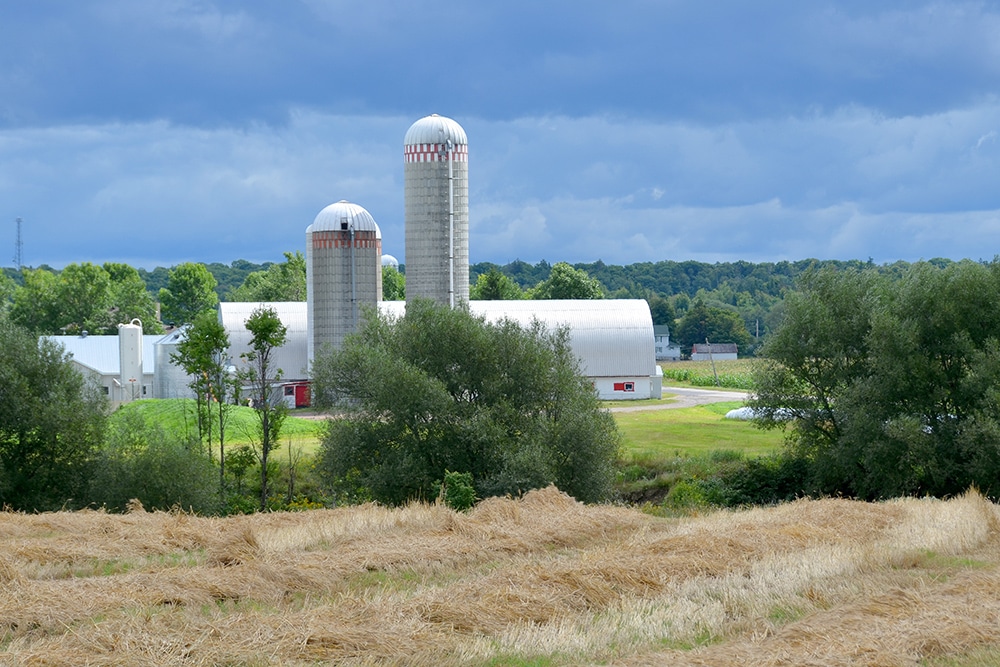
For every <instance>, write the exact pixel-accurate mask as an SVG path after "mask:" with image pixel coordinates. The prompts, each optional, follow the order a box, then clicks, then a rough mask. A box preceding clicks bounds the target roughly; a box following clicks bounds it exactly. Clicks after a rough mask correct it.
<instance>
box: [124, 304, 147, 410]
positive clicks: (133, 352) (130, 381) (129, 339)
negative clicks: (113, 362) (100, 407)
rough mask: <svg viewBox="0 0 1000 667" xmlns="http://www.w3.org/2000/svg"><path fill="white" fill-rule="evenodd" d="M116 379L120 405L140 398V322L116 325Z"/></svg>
mask: <svg viewBox="0 0 1000 667" xmlns="http://www.w3.org/2000/svg"><path fill="white" fill-rule="evenodd" d="M118 360H119V369H120V373H121V375H120V376H119V378H118V381H119V383H120V385H119V391H120V392H121V394H120V396H119V400H120V401H121V402H122V403H128V402H129V401H134V400H136V399H137V398H142V378H143V375H142V322H141V321H139V320H138V319H134V320H132V321H131V322H129V323H128V324H119V325H118Z"/></svg>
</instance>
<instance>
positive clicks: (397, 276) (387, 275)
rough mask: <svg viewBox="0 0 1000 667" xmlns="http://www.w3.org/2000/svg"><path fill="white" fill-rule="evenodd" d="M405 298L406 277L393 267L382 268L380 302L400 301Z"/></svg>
mask: <svg viewBox="0 0 1000 667" xmlns="http://www.w3.org/2000/svg"><path fill="white" fill-rule="evenodd" d="M405 298H406V276H404V275H403V274H402V273H400V272H399V271H398V270H397V269H396V268H395V267H392V266H383V267H382V300H383V301H402V300H403V299H405Z"/></svg>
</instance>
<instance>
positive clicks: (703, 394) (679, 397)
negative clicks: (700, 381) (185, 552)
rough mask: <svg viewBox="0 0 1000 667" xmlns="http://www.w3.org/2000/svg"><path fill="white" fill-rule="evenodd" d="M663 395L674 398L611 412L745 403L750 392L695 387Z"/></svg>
mask: <svg viewBox="0 0 1000 667" xmlns="http://www.w3.org/2000/svg"><path fill="white" fill-rule="evenodd" d="M663 395H664V397H666V396H674V397H675V399H674V400H673V401H671V402H670V403H657V404H646V405H636V406H631V405H630V406H626V407H615V408H611V412H639V411H642V410H671V409H674V408H690V407H694V406H696V405H705V404H706V403H722V402H723V401H745V400H746V398H747V396H748V395H749V393H748V392H745V391H736V390H733V389H726V390H720V389H697V388H695V387H664V388H663Z"/></svg>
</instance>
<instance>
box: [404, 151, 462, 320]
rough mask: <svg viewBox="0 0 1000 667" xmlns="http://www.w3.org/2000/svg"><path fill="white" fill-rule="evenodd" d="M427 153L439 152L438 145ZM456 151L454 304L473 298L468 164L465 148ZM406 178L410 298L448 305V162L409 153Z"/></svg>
mask: <svg viewBox="0 0 1000 667" xmlns="http://www.w3.org/2000/svg"><path fill="white" fill-rule="evenodd" d="M429 146H431V147H432V148H431V149H430V150H429V151H428V154H430V155H433V154H434V152H439V151H437V148H434V147H433V146H434V145H429ZM455 148H456V150H455V152H454V153H453V161H452V176H453V179H454V188H453V191H454V194H453V197H454V200H453V205H454V214H455V219H454V246H455V260H454V266H455V269H454V271H455V303H456V304H457V303H462V302H468V300H469V163H468V160H467V152H466V147H465V146H461V145H460V146H456V147H455ZM403 176H404V181H405V189H404V197H405V202H406V204H405V213H406V297H407V299H412V298H414V297H421V298H426V299H433V300H434V301H436V302H438V303H440V304H443V305H447V304H448V303H449V295H448V292H449V288H450V285H449V283H450V280H449V278H450V271H449V262H448V253H449V243H448V227H449V219H448V217H449V187H448V185H449V184H448V160H447V159H445V158H441V159H434V160H433V161H426V162H424V161H416V160H414V159H412V157H411V156H407V159H406V162H405V166H404V170H403Z"/></svg>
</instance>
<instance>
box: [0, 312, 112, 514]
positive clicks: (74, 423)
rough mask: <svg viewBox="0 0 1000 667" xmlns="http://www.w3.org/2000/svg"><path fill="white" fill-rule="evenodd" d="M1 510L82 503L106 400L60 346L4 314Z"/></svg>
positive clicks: (0, 331)
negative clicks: (81, 373) (7, 507)
mask: <svg viewBox="0 0 1000 667" xmlns="http://www.w3.org/2000/svg"><path fill="white" fill-rule="evenodd" d="M0 340H2V341H3V344H2V345H0V505H6V506H10V507H12V508H15V509H21V510H29V511H33V510H51V509H59V508H60V507H64V506H68V507H77V506H79V505H81V504H82V503H83V499H84V496H85V491H86V485H87V480H88V478H89V476H90V474H91V472H92V470H93V467H92V464H93V461H94V456H95V453H96V451H97V448H98V447H99V446H100V443H101V440H102V437H103V428H104V420H105V410H106V407H107V405H106V401H105V400H104V397H103V396H102V395H100V393H99V389H98V387H96V386H94V385H90V384H88V383H87V382H85V381H84V378H83V377H82V376H81V375H80V373H79V372H78V371H77V370H76V369H75V368H74V367H73V365H72V363H71V362H70V361H69V360H68V358H67V357H66V354H65V353H64V352H63V350H62V347H61V346H58V345H56V344H55V343H52V342H50V341H48V340H46V339H42V340H39V339H38V338H37V337H36V336H35V335H34V334H31V333H29V332H28V331H27V330H26V329H24V328H22V327H20V326H18V325H16V324H14V323H13V322H11V321H10V320H9V319H8V318H6V317H0Z"/></svg>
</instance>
